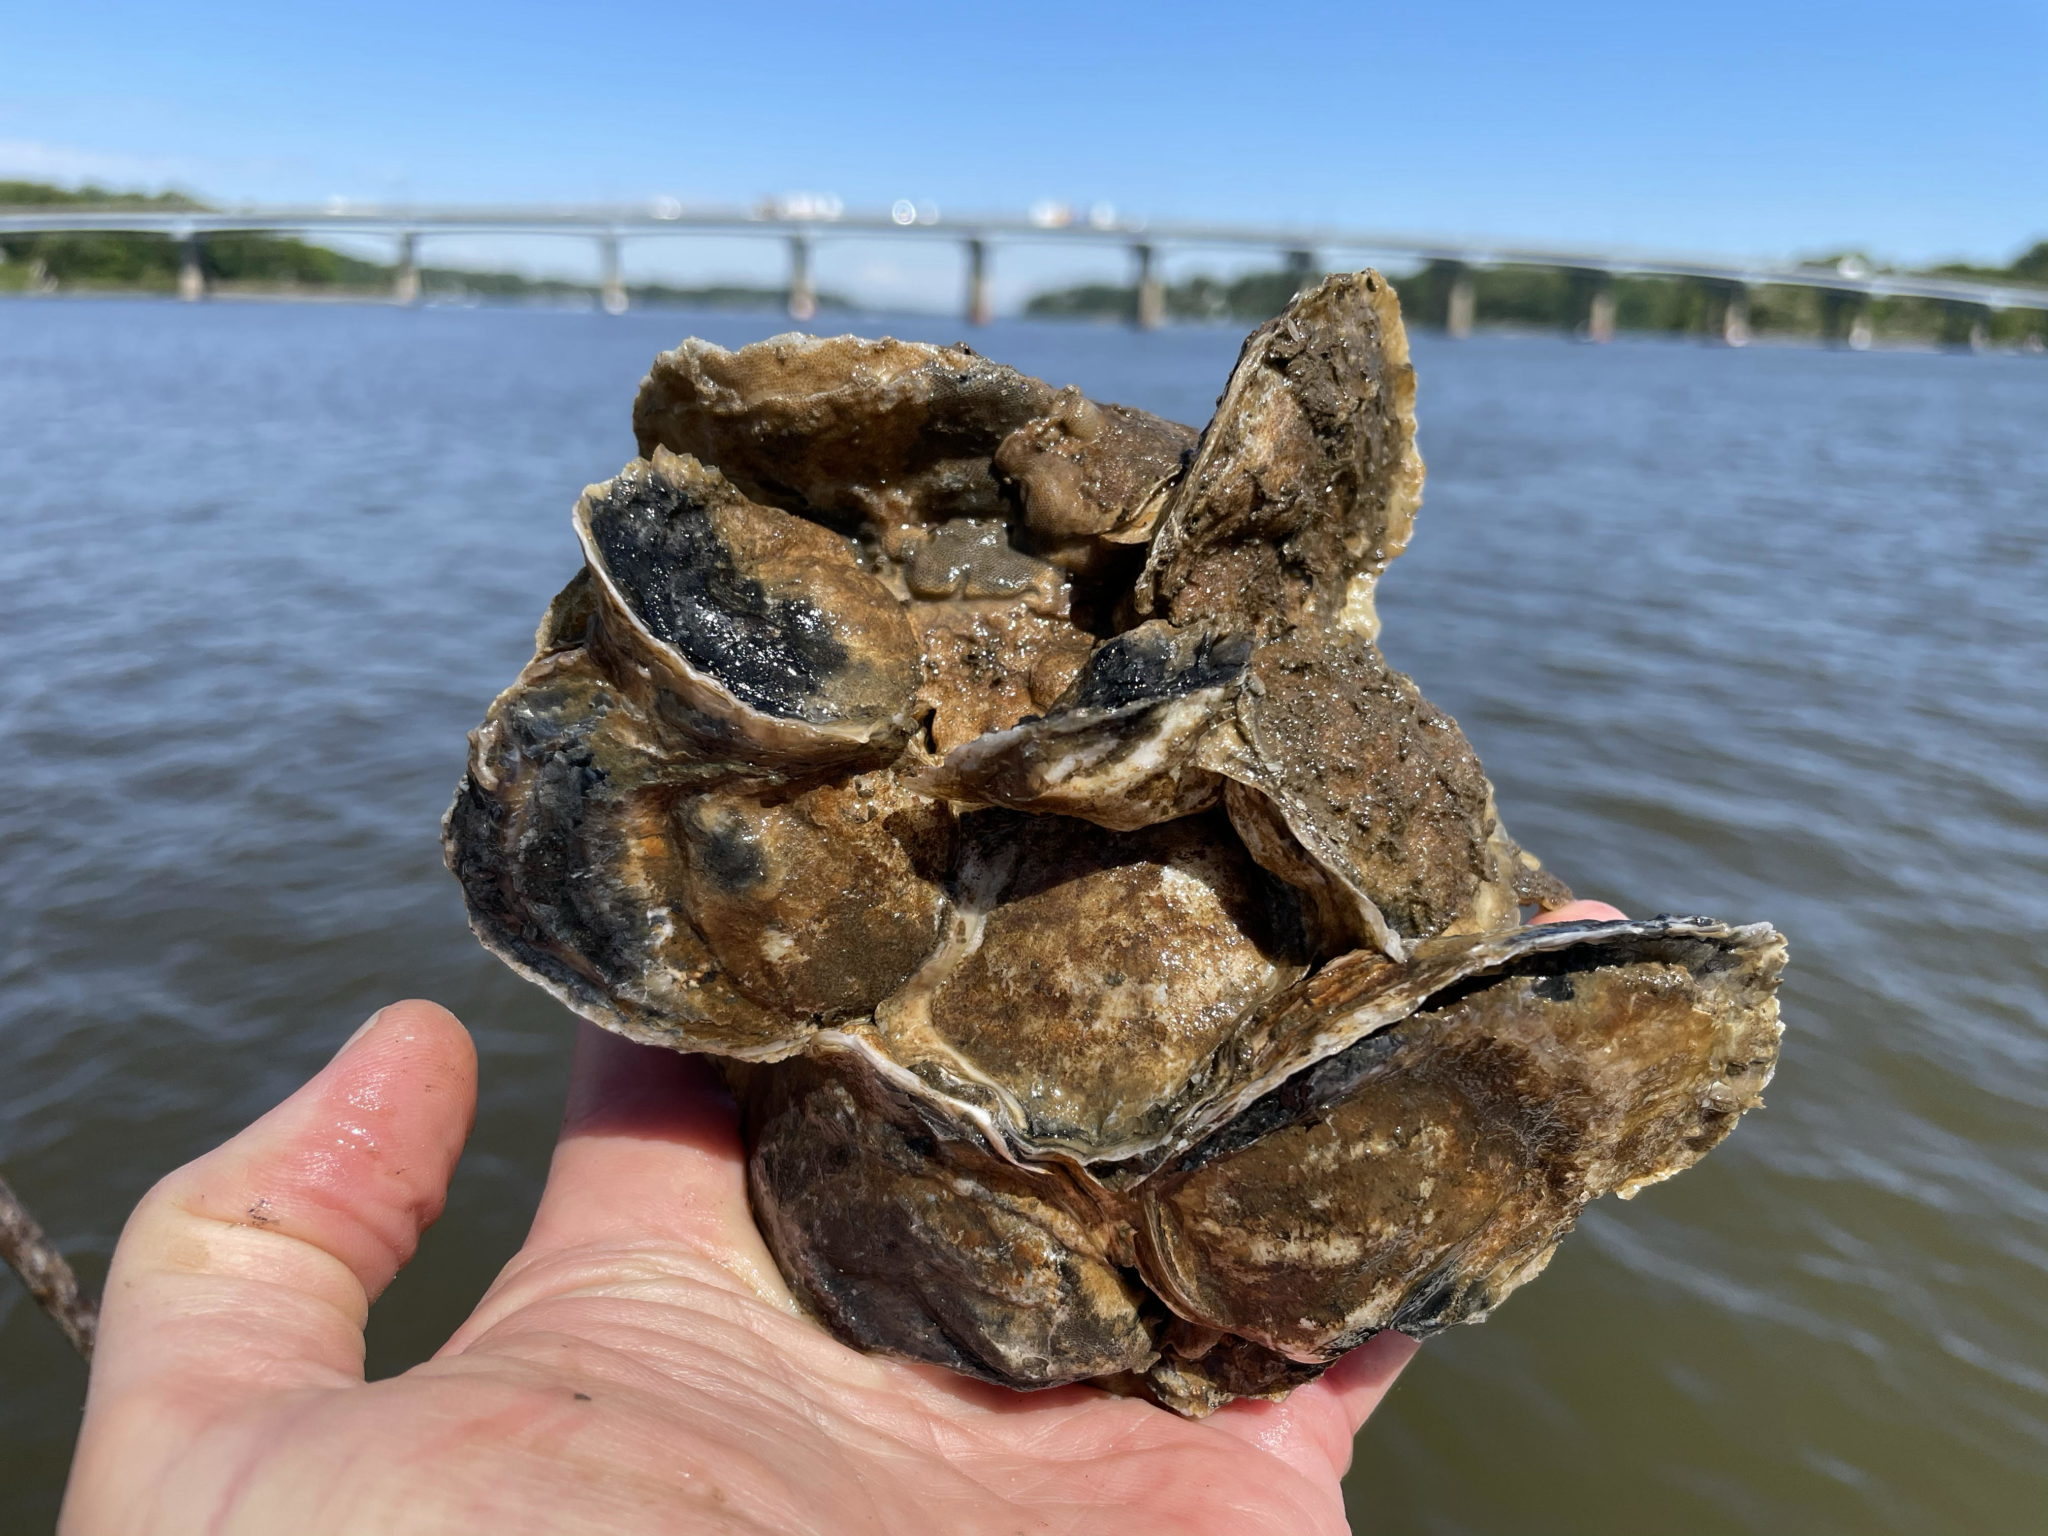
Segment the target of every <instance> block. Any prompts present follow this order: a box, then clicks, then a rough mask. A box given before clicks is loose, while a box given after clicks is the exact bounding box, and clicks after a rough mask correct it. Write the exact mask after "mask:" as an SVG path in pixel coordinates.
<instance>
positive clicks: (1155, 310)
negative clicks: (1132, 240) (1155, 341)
mask: <svg viewBox="0 0 2048 1536" xmlns="http://www.w3.org/2000/svg"><path fill="white" fill-rule="evenodd" d="M1131 259H1132V260H1133V261H1135V262H1136V263H1137V266H1138V302H1137V307H1136V309H1135V311H1134V312H1133V314H1132V316H1131V319H1132V321H1133V323H1135V324H1136V325H1137V327H1138V329H1139V330H1141V331H1156V330H1158V329H1159V327H1160V326H1162V325H1164V324H1165V323H1166V286H1165V284H1164V283H1163V282H1162V281H1161V280H1160V277H1159V253H1158V252H1157V251H1155V250H1153V248H1152V247H1151V246H1149V245H1134V246H1132V247H1131Z"/></svg>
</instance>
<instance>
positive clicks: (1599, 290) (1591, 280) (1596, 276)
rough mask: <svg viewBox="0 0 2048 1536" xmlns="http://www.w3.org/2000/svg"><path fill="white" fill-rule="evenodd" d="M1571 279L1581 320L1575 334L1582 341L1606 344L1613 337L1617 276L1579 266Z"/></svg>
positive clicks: (1573, 330)
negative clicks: (1615, 281) (1615, 282)
mask: <svg viewBox="0 0 2048 1536" xmlns="http://www.w3.org/2000/svg"><path fill="white" fill-rule="evenodd" d="M1571 282H1572V287H1573V288H1574V289H1575V290H1576V291H1577V295H1578V304H1577V306H1576V308H1577V310H1578V320H1577V323H1576V324H1575V325H1574V326H1573V327H1572V334H1573V335H1575V336H1577V337H1578V338H1579V340H1581V341H1590V342H1593V343H1594V344H1595V345H1599V346H1605V345H1606V344H1607V343H1608V342H1610V341H1612V340H1614V275H1613V274H1612V273H1611V272H1602V271H1597V270H1594V269H1591V268H1580V269H1578V270H1576V271H1574V272H1573V273H1572V274H1571Z"/></svg>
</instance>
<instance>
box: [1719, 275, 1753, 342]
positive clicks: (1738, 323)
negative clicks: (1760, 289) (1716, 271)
mask: <svg viewBox="0 0 2048 1536" xmlns="http://www.w3.org/2000/svg"><path fill="white" fill-rule="evenodd" d="M1749 335H1750V332H1749V284H1747V283H1734V284H1731V285H1730V286H1729V288H1728V289H1727V291H1726V293H1725V294H1724V295H1723V296H1722V299H1721V345H1722V346H1724V347H1746V346H1748V345H1749Z"/></svg>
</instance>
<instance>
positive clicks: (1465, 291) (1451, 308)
mask: <svg viewBox="0 0 2048 1536" xmlns="http://www.w3.org/2000/svg"><path fill="white" fill-rule="evenodd" d="M1478 318H1479V290H1478V288H1477V286H1476V285H1475V284H1474V283H1473V280H1472V269H1471V268H1470V267H1466V266H1454V267H1453V268H1452V270H1451V286H1450V290H1449V292H1447V293H1446V294H1445V295H1444V334H1445V335H1446V336H1449V337H1450V338H1451V340H1453V341H1464V340H1466V339H1467V338H1469V337H1470V336H1471V334H1472V324H1473V322H1474V321H1475V320H1477V319H1478Z"/></svg>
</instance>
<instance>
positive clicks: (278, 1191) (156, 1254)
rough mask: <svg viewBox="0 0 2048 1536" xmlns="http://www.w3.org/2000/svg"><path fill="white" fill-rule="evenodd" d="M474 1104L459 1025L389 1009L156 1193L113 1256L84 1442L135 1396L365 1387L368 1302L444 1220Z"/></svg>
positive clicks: (404, 1007)
mask: <svg viewBox="0 0 2048 1536" xmlns="http://www.w3.org/2000/svg"><path fill="white" fill-rule="evenodd" d="M475 1109H476V1052H475V1049H474V1047H473V1046H472V1045H471V1044H470V1040H469V1035H468V1033H467V1032H466V1031H465V1030H464V1029H463V1027H462V1026H461V1024H459V1023H458V1022H456V1019H455V1016H454V1015H453V1014H451V1013H449V1012H448V1011H447V1010H446V1009H445V1008H440V1007H437V1006H436V1005H435V1004H433V1003H423V1002H407V1003H396V1004H393V1005H392V1006H391V1007H389V1008H386V1009H384V1010H382V1011H381V1012H380V1013H378V1014H377V1015H376V1016H375V1017H373V1018H372V1019H371V1020H370V1022H369V1023H368V1024H366V1025H364V1026H363V1028H362V1029H361V1030H359V1031H357V1033H356V1034H355V1036H354V1037H353V1038H351V1039H350V1040H349V1041H348V1043H347V1044H346V1045H344V1046H343V1047H342V1048H341V1051H340V1053H339V1054H337V1055H336V1056H335V1058H334V1060H332V1061H331V1062H329V1063H328V1064H327V1066H326V1067H325V1068H324V1069H323V1070H322V1071H321V1072H320V1074H319V1075H318V1076H316V1077H315V1078H314V1079H313V1080H312V1081H311V1082H309V1083H307V1084H306V1086H305V1087H303V1088H301V1089H300V1090H299V1091H298V1092H297V1093H295V1094H293V1095H292V1096H291V1097H290V1098H288V1099H286V1100H285V1101H284V1103H282V1104H280V1105H278V1107H277V1108H275V1109H273V1110H272V1111H271V1112H270V1113H269V1114H267V1115H265V1116H264V1117H263V1118H262V1119H261V1120H258V1121H257V1122H256V1123H255V1124H254V1125H252V1126H250V1127H249V1128H248V1129H247V1130H245V1131H243V1132H242V1133H241V1134H240V1135H239V1136H236V1137H235V1138H234V1139H233V1140H231V1141H229V1142H227V1143H226V1144H225V1145H224V1146H221V1147H219V1148H217V1149H216V1150H214V1151H212V1152H209V1153H207V1154H206V1156H204V1157H202V1158H200V1159H199V1160H198V1161H196V1162H192V1163H188V1164H186V1165H185V1166H184V1167H183V1168H180V1169H178V1170H177V1171H176V1172H175V1173H172V1174H171V1175H169V1176H168V1177H167V1178H165V1179H164V1180H163V1181H162V1182H161V1183H159V1184H158V1185H157V1186H156V1188H154V1189H152V1190H151V1191H150V1192H149V1193H148V1194H147V1195H145V1196H144V1197H143V1200H142V1203H141V1204H140V1205H138V1206H137V1207H136V1209H135V1214H134V1215H133V1216H131V1217H130V1218H129V1220H128V1225H127V1227H126V1229H125V1230H124V1231H123V1232H122V1234H121V1241H120V1243H119V1245H118V1246H117V1247H116V1248H115V1250H114V1257H113V1264H112V1267H111V1269H110V1272H109V1274H108V1276H107V1294H106V1300H105V1302H104V1303H103V1309H102V1313H101V1322H100V1342H99V1348H98V1350H97V1352H96V1354H95V1357H94V1360H93V1373H92V1385H91V1389H90V1392H89V1395H88V1399H87V1405H86V1412H87V1422H86V1429H85V1433H86V1436H87V1438H90V1436H91V1432H92V1428H93V1419H94V1417H95V1416H97V1415H103V1414H104V1413H105V1412H106V1411H107V1410H108V1408H109V1405H110V1404H112V1403H116V1402H119V1401H120V1400H121V1399H123V1398H124V1397H126V1396H127V1395H128V1394H129V1393H131V1392H133V1391H137V1390H141V1391H144V1392H145V1393H147V1392H149V1391H150V1389H152V1388H163V1387H169V1388H172V1389H173V1390H175V1391H177V1392H179V1393H180V1394H181V1395H182V1394H183V1393H185V1392H190V1391H198V1392H202V1393H204V1392H206V1391H207V1390H208V1389H209V1388H211V1389H214V1390H215V1391H220V1392H223V1393H225V1394H227V1395H230V1396H232V1395H237V1394H239V1393H241V1392H248V1391H257V1390H269V1389H278V1388H290V1387H302V1386H332V1385H342V1384H346V1383H351V1382H359V1381H361V1380H362V1370H363V1323H364V1319H365V1318H366V1316H367V1315H368V1312H369V1306H370V1302H371V1301H372V1300H373V1299H374V1298H375V1297H376V1295H377V1294H378V1292H380V1291H381V1290H383V1288H384V1287H385V1286H386V1285H388V1284H389V1283H390V1281H391V1278H392V1276H393V1275H395V1274H397V1273H398V1270H399V1268H400V1267H401V1266H402V1265H403V1264H404V1263H405V1262H406V1261H407V1260H408V1259H410V1258H411V1257H412V1254H413V1249H414V1247H415V1246H416V1245H417V1243H418V1240H419V1235H420V1233H421V1232H422V1231H424V1230H425V1229H426V1227H427V1226H428V1224H429V1223H431V1222H432V1221H433V1220H434V1218H435V1217H437V1216H438V1215H440V1213H441V1206H442V1202H443V1200H444V1198H445V1197H446V1194H447V1190H448V1179H449V1176H450V1175H451V1174H452V1173H453V1172H454V1169H455V1161H456V1159H457V1157H459V1156H460V1155H461V1152H462V1144H463V1142H464V1141H465V1140H466V1139H467V1138H468V1135H469V1127H470V1122H471V1119H472V1117H473V1116H474V1114H475Z"/></svg>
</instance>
